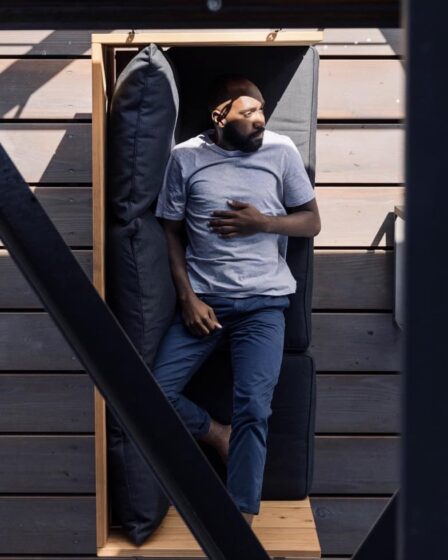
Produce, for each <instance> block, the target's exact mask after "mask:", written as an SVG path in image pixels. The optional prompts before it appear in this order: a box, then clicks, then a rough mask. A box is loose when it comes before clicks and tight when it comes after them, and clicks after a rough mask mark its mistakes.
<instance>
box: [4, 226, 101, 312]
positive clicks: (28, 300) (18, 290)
mask: <svg viewBox="0 0 448 560" xmlns="http://www.w3.org/2000/svg"><path fill="white" fill-rule="evenodd" d="M82 224H83V229H86V228H85V225H86V220H84V219H83V220H82ZM74 231H75V230H74ZM73 255H74V257H75V258H76V260H77V261H78V263H79V264H80V265H81V267H82V269H83V270H84V272H85V273H86V274H87V276H88V277H89V278H91V277H92V251H84V250H75V251H73ZM20 308H24V309H42V303H41V302H40V300H39V298H38V297H37V296H36V294H35V293H34V291H33V289H32V288H31V286H30V285H29V283H28V281H27V280H26V279H25V277H24V276H23V274H22V273H21V272H20V270H19V269H18V267H17V265H16V264H15V262H14V260H13V259H12V257H11V256H10V255H9V253H8V251H6V250H5V249H0V309H20Z"/></svg>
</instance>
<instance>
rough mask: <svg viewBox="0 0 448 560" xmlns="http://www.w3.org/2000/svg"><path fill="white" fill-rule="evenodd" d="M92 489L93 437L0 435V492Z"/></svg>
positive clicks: (93, 466)
mask: <svg viewBox="0 0 448 560" xmlns="http://www.w3.org/2000/svg"><path fill="white" fill-rule="evenodd" d="M94 492H95V454H94V438H93V436H78V435H76V436H75V435H73V436H68V435H64V436H36V435H34V436H28V435H26V436H9V435H8V436H1V435H0V493H2V494H60V493H64V494H82V493H88V494H93V493H94Z"/></svg>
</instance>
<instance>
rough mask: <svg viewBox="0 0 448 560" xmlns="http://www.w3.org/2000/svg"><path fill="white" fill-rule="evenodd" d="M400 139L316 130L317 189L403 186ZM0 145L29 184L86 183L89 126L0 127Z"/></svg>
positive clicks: (360, 130)
mask: <svg viewBox="0 0 448 560" xmlns="http://www.w3.org/2000/svg"><path fill="white" fill-rule="evenodd" d="M284 133H285V134H287V131H285V132H284ZM403 139H404V131H403V127H402V126H400V125H368V126H367V125H340V126H338V125H331V126H330V125H319V126H318V129H317V136H316V151H317V153H316V160H317V162H318V163H317V168H316V183H326V184H340V185H341V184H342V185H344V184H350V183H352V184H360V185H361V184H366V183H384V184H402V183H403V182H404V176H403V165H402V163H403V158H404V156H403V145H404V144H403ZM0 142H2V144H3V146H4V148H5V149H6V151H7V152H8V154H9V156H10V157H11V159H12V160H13V162H14V164H15V165H16V166H17V167H18V169H19V171H20V172H21V174H22V175H23V177H24V178H25V180H26V181H28V182H29V183H39V182H45V183H61V182H62V183H86V182H87V183H89V182H91V178H92V173H91V126H90V124H87V123H77V124H45V123H39V124H36V123H28V124H19V123H3V124H0Z"/></svg>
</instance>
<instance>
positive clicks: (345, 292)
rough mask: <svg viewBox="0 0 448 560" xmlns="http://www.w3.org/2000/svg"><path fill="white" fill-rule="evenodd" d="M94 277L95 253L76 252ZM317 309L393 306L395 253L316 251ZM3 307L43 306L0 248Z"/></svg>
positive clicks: (315, 303) (36, 307) (386, 307)
mask: <svg viewBox="0 0 448 560" xmlns="http://www.w3.org/2000/svg"><path fill="white" fill-rule="evenodd" d="M73 254H74V255H75V257H76V259H77V260H78V262H79V263H80V265H81V266H82V268H83V269H84V271H85V272H86V274H87V275H88V276H89V278H91V277H92V252H91V251H90V250H79V251H78V250H75V251H73ZM314 257H315V261H314V262H315V273H314V286H313V309H315V310H319V309H375V310H376V309H383V310H388V311H391V310H392V309H393V293H394V292H393V289H394V286H393V270H394V258H393V257H394V255H393V252H388V251H381V250H376V251H325V250H319V249H318V250H316V251H315V254H314ZM0 308H3V309H20V308H25V309H41V308H42V305H41V303H40V301H39V300H38V299H37V297H36V296H35V295H34V292H33V291H32V289H31V287H30V286H29V284H28V283H27V282H26V280H25V279H24V277H23V276H22V274H21V273H20V271H19V270H18V268H17V267H16V265H15V263H14V261H13V260H12V259H11V257H10V256H9V254H8V253H7V251H6V250H1V249H0Z"/></svg>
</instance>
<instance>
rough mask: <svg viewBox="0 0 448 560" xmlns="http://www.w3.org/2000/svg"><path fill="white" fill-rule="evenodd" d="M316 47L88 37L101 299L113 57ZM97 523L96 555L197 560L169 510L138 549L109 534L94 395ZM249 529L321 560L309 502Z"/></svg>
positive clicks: (279, 552)
mask: <svg viewBox="0 0 448 560" xmlns="http://www.w3.org/2000/svg"><path fill="white" fill-rule="evenodd" d="M322 40H323V32H322V30H317V29H316V30H313V29H303V30H302V29H281V30H275V29H274V30H273V29H240V30H238V29H216V30H152V31H150V32H145V33H140V34H135V33H129V34H123V33H112V34H107V35H102V34H93V35H92V85H93V92H92V93H93V99H92V160H93V161H92V165H93V167H92V183H93V281H94V285H95V287H96V289H97V291H98V292H99V293H100V294H101V296H102V297H105V188H106V185H105V178H106V157H107V154H106V144H107V143H106V134H107V109H108V102H109V99H110V97H111V94H112V91H113V85H114V82H115V79H116V76H117V69H116V68H117V67H116V54H117V52H122V51H123V50H128V51H130V53H131V55H132V54H135V52H136V51H137V50H138V48H139V47H143V46H146V45H148V44H149V43H156V44H158V45H159V46H161V47H170V46H175V45H176V46H204V47H205V46H214V47H217V46H244V45H247V46H259V47H263V46H291V45H296V46H298V45H312V44H316V43H318V42H320V41H322ZM95 436H96V437H95V455H96V521H97V548H98V555H99V556H108V557H111V556H125V557H130V556H146V557H195V558H197V557H201V556H202V557H203V556H204V554H203V552H202V550H201V549H200V547H199V545H198V544H197V542H196V540H195V539H194V537H193V536H192V535H191V534H190V532H189V530H188V528H187V526H186V525H185V524H184V522H183V520H182V518H181V517H180V516H179V515H178V514H177V512H176V510H175V509H174V508H170V510H169V512H168V515H167V516H166V518H165V519H164V520H163V522H162V524H161V526H160V527H159V528H158V529H157V530H156V532H155V533H154V534H153V535H152V536H151V537H150V538H149V539H148V540H147V541H146V542H145V543H144V544H143V545H141V546H140V547H136V546H134V545H132V544H131V543H130V542H129V541H128V540H127V539H126V538H125V537H124V536H122V535H121V533H120V532H118V531H114V530H110V528H109V521H108V503H107V464H106V456H107V453H106V451H107V442H106V410H105V402H104V400H103V398H102V397H101V395H100V394H99V392H98V391H97V390H95ZM253 530H254V532H255V533H256V535H257V536H258V538H259V539H260V541H261V542H262V544H263V545H264V547H265V548H266V550H267V551H268V553H270V554H271V555H273V556H281V557H289V558H303V559H304V558H308V559H309V558H320V545H319V541H318V538H317V533H316V527H315V523H314V518H313V514H312V511H311V507H310V503H309V499H306V500H301V501H269V502H268V501H265V502H262V505H261V509H260V515H259V516H256V517H255V519H254V524H253Z"/></svg>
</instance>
